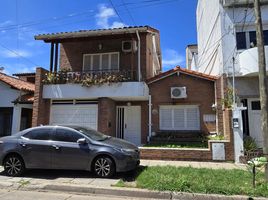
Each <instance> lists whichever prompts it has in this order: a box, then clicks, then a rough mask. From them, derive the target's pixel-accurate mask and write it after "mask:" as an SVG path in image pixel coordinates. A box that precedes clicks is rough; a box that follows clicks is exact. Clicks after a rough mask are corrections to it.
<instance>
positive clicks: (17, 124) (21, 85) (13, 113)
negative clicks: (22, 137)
mask: <svg viewBox="0 0 268 200" xmlns="http://www.w3.org/2000/svg"><path fill="white" fill-rule="evenodd" d="M34 89H35V85H34V84H33V83H30V82H27V81H24V80H21V79H18V78H15V77H12V76H8V75H6V74H4V73H0V96H1V98H0V137H2V136H6V135H11V134H14V133H17V132H18V131H20V130H23V129H26V128H29V127H31V122H32V106H33V105H32V104H33V100H34V98H33V95H34Z"/></svg>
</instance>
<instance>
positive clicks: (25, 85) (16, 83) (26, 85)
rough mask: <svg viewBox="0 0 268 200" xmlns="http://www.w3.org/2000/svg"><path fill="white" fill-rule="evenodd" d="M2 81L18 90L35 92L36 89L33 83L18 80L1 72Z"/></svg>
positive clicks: (0, 78) (0, 79)
mask: <svg viewBox="0 0 268 200" xmlns="http://www.w3.org/2000/svg"><path fill="white" fill-rule="evenodd" d="M0 81H2V82H4V83H6V84H8V85H10V86H11V87H13V88H15V89H18V90H24V91H30V92H34V89H35V85H34V84H33V83H30V82H27V81H23V80H21V79H18V78H15V77H12V76H8V75H6V74H4V73H1V72H0Z"/></svg>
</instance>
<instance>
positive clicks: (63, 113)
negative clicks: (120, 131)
mask: <svg viewBox="0 0 268 200" xmlns="http://www.w3.org/2000/svg"><path fill="white" fill-rule="evenodd" d="M97 122H98V105H96V104H92V105H61V104H60V105H52V106H51V114H50V124H51V125H77V126H84V127H88V128H92V129H95V130H97V128H98V123H97Z"/></svg>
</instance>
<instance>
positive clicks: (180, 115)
mask: <svg viewBox="0 0 268 200" xmlns="http://www.w3.org/2000/svg"><path fill="white" fill-rule="evenodd" d="M159 121H160V130H200V115H199V108H198V106H195V105H185V106H160V116H159Z"/></svg>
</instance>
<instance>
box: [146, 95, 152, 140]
mask: <svg viewBox="0 0 268 200" xmlns="http://www.w3.org/2000/svg"><path fill="white" fill-rule="evenodd" d="M148 107H149V124H148V126H149V136H148V137H147V142H150V140H151V137H152V96H151V95H149V104H148Z"/></svg>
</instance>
